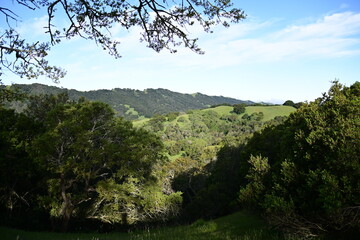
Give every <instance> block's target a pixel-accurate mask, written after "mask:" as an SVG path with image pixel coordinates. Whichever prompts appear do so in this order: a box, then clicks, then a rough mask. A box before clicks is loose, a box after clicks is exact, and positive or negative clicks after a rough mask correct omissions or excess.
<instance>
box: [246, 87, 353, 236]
mask: <svg viewBox="0 0 360 240" xmlns="http://www.w3.org/2000/svg"><path fill="white" fill-rule="evenodd" d="M358 86H359V83H355V84H354V85H353V86H351V87H344V86H342V85H340V84H339V83H337V82H335V83H334V85H333V86H332V87H331V89H330V90H329V92H328V94H324V96H323V97H322V98H319V99H317V100H316V101H314V102H312V103H309V104H307V105H304V106H302V107H301V108H300V109H299V110H298V111H297V112H295V113H294V114H292V115H291V116H290V117H289V119H288V120H287V121H286V122H285V123H284V124H282V125H278V126H276V127H271V128H267V129H265V130H264V131H263V132H262V133H259V134H255V135H254V137H253V139H252V140H250V141H249V143H248V145H247V147H246V150H245V151H244V152H245V153H244V155H243V156H244V158H248V159H250V162H249V164H250V165H247V168H248V169H249V171H248V173H247V175H246V178H247V180H248V184H247V185H246V186H244V187H243V188H242V189H241V191H240V200H241V201H242V203H243V204H247V205H252V206H257V207H258V208H261V209H262V210H263V211H264V212H266V214H267V216H268V218H269V220H270V222H271V223H272V224H274V225H276V226H278V227H280V228H282V229H286V230H290V231H292V232H294V231H295V232H296V233H298V234H303V235H306V236H311V235H313V234H318V233H321V232H324V231H346V230H350V229H352V230H353V231H360V229H359V226H360V218H359V215H358V208H359V206H358V205H359V202H358V200H359V199H360V182H359V179H360V158H359V156H360V140H359V139H360V124H359V123H360V94H359V92H358V89H359V87H358ZM250 154H253V155H254V156H258V162H259V163H261V162H263V163H262V164H265V158H268V163H269V164H270V165H269V167H267V171H266V172H265V173H264V174H262V175H261V177H260V178H259V176H260V175H259V173H258V172H257V171H256V168H255V166H254V165H253V163H252V162H251V158H250V157H249V155H250ZM260 155H261V156H263V158H260Z"/></svg>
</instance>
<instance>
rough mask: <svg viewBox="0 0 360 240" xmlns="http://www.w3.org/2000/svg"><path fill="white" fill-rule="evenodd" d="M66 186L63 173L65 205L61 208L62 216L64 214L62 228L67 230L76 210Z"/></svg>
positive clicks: (62, 185)
mask: <svg viewBox="0 0 360 240" xmlns="http://www.w3.org/2000/svg"><path fill="white" fill-rule="evenodd" d="M67 189H68V187H66V184H65V177H64V174H63V173H62V174H61V197H62V199H63V207H62V209H61V216H62V226H61V230H62V231H63V232H66V231H67V229H68V226H69V221H70V218H71V215H72V212H73V210H74V205H73V204H72V202H71V198H70V197H69V196H68V195H67V194H66V190H67Z"/></svg>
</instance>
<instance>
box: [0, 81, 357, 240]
mask: <svg viewBox="0 0 360 240" xmlns="http://www.w3.org/2000/svg"><path fill="white" fill-rule="evenodd" d="M0 94H1V95H0V97H1V98H0V99H1V102H0V136H1V137H0V196H1V198H0V224H1V225H2V226H6V227H10V228H17V229H23V230H33V231H34V230H37V231H55V232H79V231H80V232H89V231H90V232H94V233H95V232H113V231H120V232H121V231H129V230H132V229H143V228H149V227H151V228H155V227H156V226H174V225H184V224H185V225H186V224H189V223H194V224H200V223H201V221H211V220H212V219H217V218H219V217H224V216H233V215H231V214H238V213H239V211H240V212H242V211H247V212H249V213H250V215H251V216H255V215H256V216H260V217H261V218H262V219H263V221H265V222H266V225H267V226H268V228H269V229H272V231H276V232H277V233H278V234H280V235H281V236H296V237H298V239H303V238H311V237H314V238H315V237H324V236H325V237H326V236H331V235H332V236H334V235H335V236H343V237H344V239H351V237H353V236H357V235H358V234H360V206H359V204H360V203H359V199H360V181H359V179H360V162H359V160H360V159H359V158H360V83H359V82H356V83H354V84H353V85H351V86H349V87H348V86H344V85H342V84H340V83H339V82H336V81H335V82H333V85H332V86H331V88H330V89H329V91H328V92H327V93H324V94H323V95H322V96H321V97H319V98H317V99H316V100H315V101H313V102H308V103H302V104H298V105H296V107H297V109H296V108H294V107H292V106H286V105H289V102H288V103H287V104H285V106H249V105H243V106H239V105H230V104H224V105H221V104H220V105H219V106H213V107H212V108H206V109H202V110H189V111H186V112H170V113H167V114H163V115H154V116H153V117H151V118H148V119H143V120H137V121H133V122H130V121H128V120H125V119H124V118H122V117H120V116H118V115H117V114H116V113H115V111H114V110H113V109H112V108H111V107H110V106H109V105H108V104H106V103H103V102H99V101H90V100H87V99H85V98H83V97H82V98H79V99H77V100H73V99H70V98H69V95H68V94H67V93H66V92H64V93H60V94H55V95H52V94H41V95H27V94H24V93H22V92H19V91H14V90H12V89H10V88H6V87H2V88H1V91H0ZM12 101H26V102H27V104H26V108H24V109H23V110H22V111H21V112H19V111H15V110H14V109H12V108H9V107H8V106H9V102H12ZM290 105H291V104H290ZM250 218H251V217H248V219H250ZM199 221H200V223H199ZM219 221H220V220H219ZM227 221H230V222H231V220H229V218H228V220H227ZM218 223H219V222H218ZM235 224H239V223H235ZM239 226H240V225H239ZM155 239H156V238H155ZM194 239H196V238H194ZM198 239H200V238H198ZM214 239H218V238H214ZM219 239H221V238H219ZM230 239H233V238H230ZM234 239H237V238H234ZM252 239H260V238H252ZM262 239H266V238H262ZM293 239H294V238H293Z"/></svg>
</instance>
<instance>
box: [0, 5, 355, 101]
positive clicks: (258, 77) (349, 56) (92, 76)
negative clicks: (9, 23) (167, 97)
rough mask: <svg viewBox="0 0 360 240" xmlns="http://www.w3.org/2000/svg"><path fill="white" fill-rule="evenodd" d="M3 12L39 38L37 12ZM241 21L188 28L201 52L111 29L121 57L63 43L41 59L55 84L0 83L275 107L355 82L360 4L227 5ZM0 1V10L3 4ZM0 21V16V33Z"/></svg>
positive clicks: (8, 79)
mask: <svg viewBox="0 0 360 240" xmlns="http://www.w3.org/2000/svg"><path fill="white" fill-rule="evenodd" d="M12 2H13V1H8V2H7V3H5V4H8V5H5V6H6V7H8V8H12V9H14V12H15V13H17V14H18V15H19V16H21V17H22V21H21V22H18V23H17V24H16V26H17V30H18V31H19V32H20V33H21V34H22V35H23V36H25V37H26V39H29V40H32V41H36V40H39V39H45V38H46V37H47V35H46V34H45V33H44V31H45V30H44V28H43V27H44V26H45V24H46V12H45V11H37V12H33V11H28V10H27V9H26V8H24V7H19V6H16V5H12V4H13V3H12ZM233 2H234V3H235V6H236V7H239V8H241V9H243V10H244V11H245V13H246V14H247V18H246V19H245V20H243V21H242V22H241V23H239V24H235V25H232V26H231V27H230V28H223V27H220V26H217V27H216V28H214V32H213V33H212V34H208V33H204V32H202V31H200V29H199V28H196V27H194V28H193V29H189V31H190V34H191V36H194V37H199V46H200V47H201V48H202V50H204V51H205V54H204V55H198V54H196V53H194V52H192V51H190V50H188V49H185V48H179V50H178V52H177V53H176V54H171V53H169V52H167V51H162V52H160V53H156V52H154V51H153V50H151V49H148V48H146V44H145V43H141V42H140V41H139V38H140V35H139V32H138V30H137V29H133V30H130V31H125V30H124V29H120V28H116V27H115V28H114V29H113V32H112V34H113V36H114V38H116V39H117V40H120V42H121V44H120V46H119V52H120V54H121V55H122V57H121V58H119V59H115V58H114V57H112V56H110V55H108V54H107V53H106V52H105V51H103V50H102V49H101V48H99V47H98V46H97V45H96V44H95V43H94V42H92V41H87V40H83V39H80V38H75V39H71V40H69V41H63V42H62V43H60V44H59V45H55V46H54V47H53V48H52V50H51V51H50V52H49V58H48V60H49V62H50V63H51V64H52V65H57V66H60V67H62V68H65V69H66V71H67V75H66V76H65V77H64V78H63V79H61V80H60V83H59V84H55V83H53V82H52V81H51V80H49V79H45V78H41V79H32V80H27V79H20V78H19V77H17V76H15V75H13V74H11V73H9V72H5V74H4V75H3V76H2V79H3V83H5V84H11V83H25V84H30V83H35V82H37V83H42V84H47V85H54V86H58V87H63V88H70V89H77V90H81V91H89V90H97V89H113V88H131V89H138V90H144V89H146V88H165V89H169V90H171V91H175V92H181V93H196V92H200V93H203V94H207V95H217V96H220V95H221V96H225V97H233V98H237V99H241V100H252V101H257V102H260V101H263V102H272V103H283V102H284V101H285V100H293V101H294V102H300V101H313V100H314V99H316V98H317V97H320V96H322V93H324V92H326V91H327V90H328V89H329V88H330V86H331V84H332V83H331V82H332V81H334V80H338V81H339V82H340V83H342V84H344V85H346V86H350V85H351V84H353V83H355V82H356V81H360V0H293V1H289V0H273V1H268V0H257V1H253V0H233ZM3 4H4V3H0V6H4V5H3ZM4 24H5V21H4V19H0V30H1V31H2V29H3V28H4V26H5V25H4Z"/></svg>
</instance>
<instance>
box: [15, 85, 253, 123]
mask: <svg viewBox="0 0 360 240" xmlns="http://www.w3.org/2000/svg"><path fill="white" fill-rule="evenodd" d="M11 87H12V88H13V87H17V88H19V89H20V90H21V91H23V92H25V93H27V94H30V95H39V94H58V93H63V92H67V93H68V94H69V97H70V98H71V99H73V100H77V99H79V98H80V97H85V98H86V99H89V100H93V101H101V102H105V103H107V104H109V105H110V106H111V107H112V108H114V109H115V111H116V112H117V113H118V114H119V115H121V116H123V117H125V118H126V119H138V118H141V117H152V116H154V115H155V114H166V113H169V112H186V111H188V110H192V109H203V108H207V107H209V106H212V105H218V104H223V103H227V104H239V103H245V104H254V102H251V101H244V100H238V99H234V98H228V97H223V96H208V95H205V94H202V93H195V94H183V93H178V92H173V91H170V90H167V89H162V88H159V89H151V88H149V89H145V90H144V91H140V90H134V89H121V88H115V89H112V90H94V91H77V90H74V89H66V88H59V87H54V86H47V85H43V84H38V83H34V84H14V85H12V86H11ZM17 104H18V103H17ZM13 107H17V108H19V109H21V108H22V107H23V106H13Z"/></svg>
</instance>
